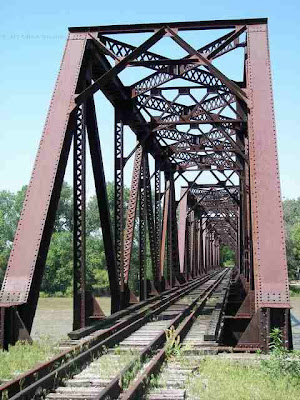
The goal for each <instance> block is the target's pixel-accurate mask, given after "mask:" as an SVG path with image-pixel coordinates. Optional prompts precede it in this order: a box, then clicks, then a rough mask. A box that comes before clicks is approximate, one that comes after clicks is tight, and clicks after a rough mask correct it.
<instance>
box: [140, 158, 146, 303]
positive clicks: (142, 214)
mask: <svg viewBox="0 0 300 400" xmlns="http://www.w3.org/2000/svg"><path fill="white" fill-rule="evenodd" d="M145 172H146V154H145V152H144V151H143V156H142V165H141V172H140V198H139V200H140V201H139V220H140V221H139V244H140V249H139V256H140V257H139V259H140V300H145V299H146V298H147V257H146V255H147V240H146V239H147V237H146V228H147V226H146V225H147V223H146V219H147V210H146V176H145Z"/></svg>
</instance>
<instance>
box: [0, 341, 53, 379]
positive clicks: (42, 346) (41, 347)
mask: <svg viewBox="0 0 300 400" xmlns="http://www.w3.org/2000/svg"><path fill="white" fill-rule="evenodd" d="M56 353H58V349H57V348H55V347H52V346H51V345H50V344H49V342H48V341H47V340H42V341H36V342H34V343H32V344H29V343H27V342H21V341H20V342H17V343H16V344H15V345H14V346H10V347H9V351H2V352H0V381H4V380H8V379H12V378H13V377H15V376H17V375H20V374H21V373H23V372H25V371H27V370H29V369H31V368H33V367H34V366H35V365H36V364H38V363H41V362H44V361H47V360H49V359H50V358H52V357H53V356H54V355H55V354H56Z"/></svg>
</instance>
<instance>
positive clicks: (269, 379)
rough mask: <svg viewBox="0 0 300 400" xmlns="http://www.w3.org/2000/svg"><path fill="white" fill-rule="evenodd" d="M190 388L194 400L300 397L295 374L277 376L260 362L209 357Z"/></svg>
mask: <svg viewBox="0 0 300 400" xmlns="http://www.w3.org/2000/svg"><path fill="white" fill-rule="evenodd" d="M187 390H188V393H189V398H191V399H193V400H194V399H195V400H196V399H203V400H206V399H207V400H208V399H218V400H228V399H230V400H252V399H259V400H271V399H276V400H287V399H289V400H296V399H299V397H300V386H299V381H298V380H296V379H293V378H292V376H289V375H284V374H278V375H277V374H276V373H274V372H273V371H269V370H268V369H267V368H265V367H263V366H262V365H260V364H258V365H253V364H249V365H243V364H240V363H238V362H232V361H223V360H216V359H211V358H209V357H207V358H206V359H205V360H203V361H202V362H201V363H200V364H199V365H198V368H197V370H196V371H195V373H194V374H193V376H191V378H190V380H189V382H188V385H187Z"/></svg>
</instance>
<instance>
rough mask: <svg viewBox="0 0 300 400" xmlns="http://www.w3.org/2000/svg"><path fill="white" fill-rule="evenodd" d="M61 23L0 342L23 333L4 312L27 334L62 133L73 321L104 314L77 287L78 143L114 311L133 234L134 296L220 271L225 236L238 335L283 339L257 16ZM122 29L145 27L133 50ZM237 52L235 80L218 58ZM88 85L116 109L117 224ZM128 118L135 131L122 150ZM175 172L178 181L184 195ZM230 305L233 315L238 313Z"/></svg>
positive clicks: (270, 119) (275, 200) (265, 69)
mask: <svg viewBox="0 0 300 400" xmlns="http://www.w3.org/2000/svg"><path fill="white" fill-rule="evenodd" d="M209 29H214V30H215V32H216V36H217V30H218V29H227V30H228V32H227V33H225V34H223V35H222V36H220V37H217V38H216V39H215V40H213V41H211V42H209V43H207V44H206V45H204V46H202V47H200V48H199V47H196V48H195V47H193V46H192V45H191V44H190V43H188V42H187V41H186V40H185V39H184V32H185V31H193V32H194V35H195V36H194V37H195V39H196V41H197V37H198V36H199V37H200V35H202V34H203V33H205V32H204V31H206V30H209ZM69 31H70V33H69V37H68V41H67V45H66V49H65V53H64V57H63V61H62V64H61V68H60V72H59V75H58V79H57V83H56V86H55V91H54V94H53V98H52V101H51V107H50V109H49V113H48V117H47V120H46V124H45V130H44V134H43V137H42V140H41V143H40V147H39V150H38V155H37V158H36V161H35V166H34V170H33V174H32V178H31V181H30V184H29V187H28V191H27V194H26V199H25V202H24V206H23V211H22V215H21V218H20V222H19V225H18V229H17V233H16V237H15V240H14V244H13V249H12V252H11V256H10V259H9V263H8V267H7V271H6V275H5V278H4V282H3V285H2V289H1V294H0V301H1V303H0V304H1V307H2V308H1V313H0V315H1V317H0V326H1V329H2V332H1V335H0V337H1V338H2V339H1V340H2V345H3V346H7V343H9V342H10V343H13V342H14V341H15V340H17V339H18V337H20V332H21V330H20V329H19V328H17V327H16V325H17V324H15V325H14V324H13V323H12V321H16V320H18V321H19V322H20V323H19V324H18V326H20V324H21V325H22V327H23V328H22V331H23V332H24V331H26V332H27V335H29V333H30V330H31V326H32V321H33V318H34V314H35V309H36V304H37V300H38V296H39V290H40V285H41V280H42V277H43V272H44V267H45V262H46V256H47V251H48V246H49V243H50V238H51V232H52V228H53V224H54V218H55V212H56V208H57V204H58V200H59V195H60V190H61V185H62V181H63V177H64V172H65V168H66V163H67V159H68V155H69V151H70V146H71V142H72V140H73V143H74V324H73V325H74V328H78V327H83V326H84V325H85V324H87V323H89V317H90V316H91V315H93V316H94V317H95V316H97V315H98V316H101V310H100V309H99V307H98V308H97V306H96V303H95V301H94V300H93V298H92V296H91V295H90V294H89V293H88V291H87V290H86V287H85V286H86V285H85V270H86V265H85V175H86V172H85V159H86V141H88V143H89V147H90V154H91V160H92V167H93V173H94V179H95V188H96V195H97V200H98V206H99V214H100V221H101V228H102V234H103V241H104V248H105V255H106V261H107V269H108V275H109V282H110V291H111V299H112V312H115V311H117V310H119V309H120V308H123V307H126V306H128V305H129V304H130V303H131V302H133V301H137V298H136V297H135V296H134V294H133V293H132V290H130V287H131V275H130V271H131V269H132V249H133V246H134V244H135V240H136V239H135V238H136V237H138V239H137V246H138V248H139V272H138V278H139V283H140V285H139V291H138V293H136V295H139V297H140V299H143V298H147V297H148V296H149V295H151V294H153V293H154V292H155V291H156V290H159V291H160V290H164V289H165V288H168V287H169V286H174V285H178V284H180V283H181V282H183V281H186V280H188V279H192V278H194V277H196V276H197V275H199V274H205V273H208V272H209V271H210V270H211V269H212V268H216V267H218V266H219V265H220V248H221V246H224V245H227V246H229V247H231V248H232V249H233V250H234V251H235V253H236V264H237V265H236V269H237V272H238V276H239V279H240V281H241V282H242V285H243V290H244V291H245V293H246V298H249V299H250V298H251V301H250V300H249V301H248V300H247V301H246V300H245V302H247V304H248V303H249V304H250V308H247V310H246V311H245V307H244V306H243V305H241V307H242V308H243V307H244V308H243V313H244V314H243V315H244V317H245V312H246V314H247V315H248V316H249V324H248V326H247V328H246V330H245V331H244V332H242V334H241V335H240V338H239V340H238V342H237V343H236V345H237V346H240V347H247V346H248V347H249V345H253V346H254V347H255V345H256V344H257V343H256V342H257V340H258V339H257V337H259V338H260V339H259V345H260V346H261V347H263V348H266V347H267V344H268V332H267V330H266V329H265V328H264V326H263V324H264V323H265V324H266V325H267V326H268V327H269V328H270V329H271V328H272V326H275V325H276V324H277V325H278V326H280V327H281V328H282V330H283V332H284V334H285V340H286V343H287V345H290V343H289V344H288V336H289V332H288V331H289V327H288V326H287V325H286V321H287V320H288V318H287V317H286V316H287V315H288V312H289V298H288V282H287V268H286V260H285V252H284V234H283V227H282V223H283V222H282V210H281V200H280V187H279V177H278V165H277V153H276V135H275V127H274V115H273V108H272V107H273V99H272V91H271V76H270V60H269V53H268V38H267V20H266V19H248V20H247V19H246V20H231V21H230V20H229V21H227V20H226V21H198V22H178V23H161V24H157V23H155V24H138V25H116V26H107V27H103V26H99V27H78V28H70V29H69ZM120 33H132V34H135V35H137V34H139V33H149V37H148V38H147V39H146V40H145V41H144V42H142V43H141V44H140V45H139V46H134V45H132V44H129V43H125V42H123V41H120V40H119V38H118V37H113V36H115V35H118V34H120ZM107 35H110V36H107ZM197 35H198V36H197ZM166 37H168V38H170V39H171V40H172V41H173V45H174V46H176V49H177V50H178V51H177V50H176V51H175V54H174V57H173V58H170V57H169V56H168V55H166V54H159V53H157V52H152V51H151V50H150V49H151V48H152V47H153V46H156V45H157V44H158V43H159V42H161V41H162V40H164V38H166ZM161 48H162V49H164V47H161ZM239 49H240V50H241V49H243V51H244V55H243V62H244V68H243V71H242V73H243V74H244V75H243V79H242V80H241V81H236V80H234V79H231V78H230V77H228V76H227V75H225V74H224V73H223V72H222V70H221V68H220V69H219V68H217V67H216V63H214V60H215V59H218V60H222V57H223V56H224V55H225V54H226V57H230V56H231V53H233V52H237V51H240V50H239ZM182 52H184V53H185V56H184V57H182V55H181V54H182ZM177 53H178V54H177ZM137 68H138V69H142V70H143V71H145V70H150V71H151V72H150V73H149V75H147V76H144V77H143V78H142V79H139V80H138V81H136V78H135V75H134V72H132V75H133V79H132V80H131V81H130V82H129V83H128V81H126V79H125V78H124V77H123V75H122V78H121V75H120V73H123V71H124V70H125V69H126V72H128V71H129V72H130V71H136V69H137ZM97 91H102V93H103V94H104V95H105V96H106V98H107V99H108V100H109V101H110V103H111V104H112V105H113V107H114V109H115V126H114V141H115V148H114V179H115V202H114V229H113V226H112V223H111V222H112V221H111V216H110V212H109V205H108V200H107V193H106V183H105V174H104V169H105V168H104V166H103V161H102V154H101V143H100V138H99V133H98V127H97V116H96V107H95V104H94V99H93V96H94V94H95V93H96V92H97ZM125 127H129V128H130V129H131V131H132V132H133V133H134V134H135V135H136V139H137V144H136V146H135V147H134V149H133V150H132V151H131V152H130V153H129V154H127V155H126V154H125V150H124V149H125V148H126V146H125V144H126V143H124V140H125V134H124V132H125ZM126 129H127V128H126ZM133 155H134V165H133V169H132V180H131V191H130V198H129V202H128V204H125V203H124V179H125V178H124V176H125V167H126V165H127V162H128V160H129V159H130V158H131V157H132V156H133ZM151 159H154V162H152V163H151V162H150V161H151ZM152 164H153V165H154V167H153V165H152ZM189 174H194V175H193V176H194V178H192V179H191V178H190V176H191V175H189ZM195 175H196V177H195ZM208 175H209V177H210V178H208V179H207V177H208ZM205 177H206V178H205ZM205 179H206V180H205ZM177 180H178V181H181V184H180V186H181V187H182V188H181V193H180V196H179V191H178V190H177V189H176V187H177V186H178V185H177ZM182 180H184V181H185V184H184V186H182ZM163 185H164V189H163V190H162V187H163ZM177 211H179V218H178V222H177ZM137 228H138V231H137ZM113 232H114V234H113ZM269 232H272V240H270V236H269ZM148 248H149V250H148ZM149 280H150V281H149ZM240 314H241V312H240V313H239V312H237V315H236V319H237V320H238V317H239V315H240ZM8 326H10V327H11V326H15V330H14V332H10V333H9V334H8V333H7V332H8V328H7V327H8ZM9 329H11V328H9ZM18 329H19V330H18ZM257 332H260V333H259V334H257ZM261 338H262V339H261Z"/></svg>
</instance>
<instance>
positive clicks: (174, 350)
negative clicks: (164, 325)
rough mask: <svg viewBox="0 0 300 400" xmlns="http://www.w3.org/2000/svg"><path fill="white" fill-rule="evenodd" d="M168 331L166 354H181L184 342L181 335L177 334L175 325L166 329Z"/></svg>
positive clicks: (168, 355)
mask: <svg viewBox="0 0 300 400" xmlns="http://www.w3.org/2000/svg"><path fill="white" fill-rule="evenodd" d="M165 333H166V356H167V358H170V357H171V356H179V355H180V354H181V351H182V350H181V348H182V344H181V343H180V336H179V335H176V330H175V328H174V326H171V328H170V329H167V330H166V331H165Z"/></svg>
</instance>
